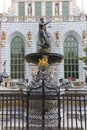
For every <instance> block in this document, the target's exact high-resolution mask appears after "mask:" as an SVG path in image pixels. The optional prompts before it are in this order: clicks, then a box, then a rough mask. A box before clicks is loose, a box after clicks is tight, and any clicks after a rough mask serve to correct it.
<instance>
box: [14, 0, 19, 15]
mask: <svg viewBox="0 0 87 130" xmlns="http://www.w3.org/2000/svg"><path fill="white" fill-rule="evenodd" d="M14 2H15V3H14V4H15V16H18V0H15V1H14Z"/></svg>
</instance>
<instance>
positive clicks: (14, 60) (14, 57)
mask: <svg viewBox="0 0 87 130" xmlns="http://www.w3.org/2000/svg"><path fill="white" fill-rule="evenodd" d="M24 56H25V51H24V42H23V40H22V39H21V38H20V37H19V36H17V37H15V38H14V39H13V40H12V43H11V78H12V79H24V68H25V66H24Z"/></svg>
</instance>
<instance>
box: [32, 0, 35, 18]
mask: <svg viewBox="0 0 87 130" xmlns="http://www.w3.org/2000/svg"><path fill="white" fill-rule="evenodd" d="M32 17H33V18H35V0H32Z"/></svg>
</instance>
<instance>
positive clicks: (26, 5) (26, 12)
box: [25, 0, 28, 16]
mask: <svg viewBox="0 0 87 130" xmlns="http://www.w3.org/2000/svg"><path fill="white" fill-rule="evenodd" d="M25 16H28V0H25Z"/></svg>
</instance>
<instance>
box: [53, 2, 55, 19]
mask: <svg viewBox="0 0 87 130" xmlns="http://www.w3.org/2000/svg"><path fill="white" fill-rule="evenodd" d="M52 16H53V17H54V16H55V2H54V0H52Z"/></svg>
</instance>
